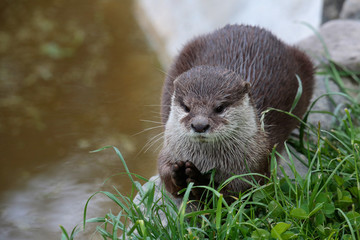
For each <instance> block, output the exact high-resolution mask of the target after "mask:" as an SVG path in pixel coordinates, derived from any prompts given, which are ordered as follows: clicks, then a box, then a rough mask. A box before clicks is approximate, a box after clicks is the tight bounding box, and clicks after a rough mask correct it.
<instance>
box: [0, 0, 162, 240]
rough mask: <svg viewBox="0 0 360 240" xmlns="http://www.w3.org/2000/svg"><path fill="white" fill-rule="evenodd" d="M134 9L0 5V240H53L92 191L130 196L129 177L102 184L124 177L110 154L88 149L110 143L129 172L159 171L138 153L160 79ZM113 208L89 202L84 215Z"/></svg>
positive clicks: (114, 1)
mask: <svg viewBox="0 0 360 240" xmlns="http://www.w3.org/2000/svg"><path fill="white" fill-rule="evenodd" d="M132 7H133V6H132V1H131V0H121V1H119V0H104V1H98V0H76V1H71V2H69V1H65V0H33V1H27V0H11V1H6V0H5V1H1V2H0V153H1V154H0V163H1V168H0V169H1V170H0V171H1V173H0V179H1V183H2V184H1V185H0V191H1V192H0V211H1V212H0V214H1V217H0V219H1V226H0V239H59V238H60V236H61V235H60V228H59V225H64V227H65V228H66V229H67V230H71V229H72V228H73V227H74V226H75V225H76V224H79V223H81V221H82V214H83V208H84V205H85V203H86V200H87V199H88V198H89V197H90V196H91V195H92V194H93V193H94V192H95V191H98V190H111V188H112V186H116V187H117V188H118V189H119V190H120V191H121V192H123V193H128V192H129V191H130V189H129V186H130V185H129V181H128V177H126V176H114V177H112V178H111V179H109V180H108V181H107V182H106V183H105V184H103V182H104V181H105V180H106V179H108V178H109V177H111V176H112V175H114V174H118V173H121V172H124V168H123V166H122V164H121V162H120V160H119V159H118V158H117V156H116V155H115V153H114V152H113V151H112V150H107V151H103V152H100V153H92V154H90V153H89V151H90V150H95V149H97V148H100V147H103V146H106V145H114V146H116V147H118V148H119V149H120V151H121V152H122V154H123V155H124V157H125V159H126V160H127V164H128V167H129V168H130V169H131V171H132V172H134V173H137V174H140V175H142V176H144V177H147V178H149V177H150V176H152V175H155V174H156V157H157V154H156V153H155V152H154V151H155V149H156V147H153V148H150V150H149V151H147V152H145V149H143V150H142V148H143V147H144V146H145V145H146V142H147V141H148V140H149V139H150V138H151V137H152V136H155V135H156V133H158V132H160V130H161V128H157V129H156V128H155V129H154V130H152V131H146V132H142V131H143V130H144V129H147V128H150V127H155V126H160V124H159V123H151V122H147V121H146V120H151V121H155V122H159V121H160V117H159V116H160V114H159V107H158V105H159V99H160V92H161V84H162V81H163V76H164V74H163V73H162V68H161V66H160V65H159V63H158V60H157V57H156V56H155V54H154V52H152V51H151V50H150V48H149V46H148V44H147V41H146V39H145V36H144V34H143V33H142V31H141V30H140V28H139V27H138V25H137V23H136V22H135V19H134V16H133V8H132ZM142 120H144V121H142ZM140 132H142V133H140ZM138 133H139V134H138ZM111 207H112V205H111V204H110V203H109V202H108V201H106V198H104V197H101V196H96V197H95V198H94V201H92V202H91V203H90V212H89V213H90V214H92V215H93V216H103V215H104V214H105V213H106V212H107V211H109V209H110V208H111ZM114 211H116V210H115V209H114ZM92 231H94V229H92ZM91 233H92V232H91V231H90V233H89V234H91ZM84 239H87V238H86V237H84Z"/></svg>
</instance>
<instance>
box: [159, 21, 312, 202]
mask: <svg viewBox="0 0 360 240" xmlns="http://www.w3.org/2000/svg"><path fill="white" fill-rule="evenodd" d="M313 73H314V67H313V65H312V63H311V61H310V60H309V58H308V57H307V56H306V55H305V53H303V52H302V51H300V50H299V49H297V48H296V47H293V46H289V45H287V44H285V43H284V42H282V41H281V40H279V39H278V38H277V37H275V36H274V35H273V34H272V33H271V32H269V31H267V30H265V29H263V28H260V27H254V26H248V25H227V26H225V27H223V28H221V29H218V30H216V31H214V32H212V33H209V34H205V35H201V36H198V37H195V38H194V39H192V40H191V41H190V42H188V43H187V44H186V45H185V46H184V47H183V49H182V50H181V51H180V53H179V55H178V56H177V57H176V59H175V61H174V62H173V63H172V65H171V67H170V69H169V71H168V74H167V76H166V78H165V82H164V86H163V92H162V99H161V106H162V107H161V113H162V123H163V124H164V125H165V131H164V143H163V148H162V150H161V151H160V154H159V158H158V171H159V175H160V178H161V181H162V183H163V185H164V186H165V188H166V190H167V191H168V192H169V193H171V194H172V195H173V196H174V197H177V198H178V197H181V196H180V195H178V192H179V191H180V190H181V189H183V188H185V187H186V186H187V184H188V183H189V182H194V184H195V185H207V184H209V171H210V170H212V169H215V176H214V180H215V184H220V183H221V182H223V181H224V180H226V179H227V178H229V177H231V176H233V175H239V174H246V173H259V174H261V175H264V176H269V174H270V169H269V168H270V167H269V164H270V163H269V155H270V152H271V151H272V149H273V147H274V146H276V149H277V150H278V151H281V150H282V149H283V144H284V141H285V140H286V139H287V138H288V136H289V135H290V133H291V131H292V130H293V129H294V128H296V127H297V126H298V124H299V122H298V121H297V120H296V119H295V118H293V117H291V116H289V115H287V114H284V113H281V112H279V111H270V112H268V113H267V114H266V115H265V118H264V119H263V121H264V122H263V124H264V125H263V127H261V126H262V125H261V122H260V118H261V114H262V112H263V111H264V110H266V109H268V108H276V109H280V110H283V111H289V110H290V109H291V107H292V104H293V102H294V99H295V97H296V94H297V91H298V87H299V81H298V79H297V76H298V77H299V79H301V84H302V95H301V98H300V100H299V101H298V103H297V105H296V107H295V108H294V109H293V110H292V113H293V114H294V115H296V116H298V117H300V118H301V117H302V116H303V115H304V113H305V112H306V110H307V108H308V105H309V103H310V99H311V96H312V92H313V85H314V80H313ZM245 179H248V180H251V179H255V180H256V181H257V182H259V183H260V184H262V183H264V178H263V177H260V176H259V175H255V176H252V177H251V176H247V177H245ZM250 187H251V184H249V183H248V182H247V181H242V180H240V179H235V180H233V181H231V182H230V183H229V184H228V185H227V186H226V187H225V188H224V189H223V190H222V191H223V192H224V193H226V194H227V195H231V194H234V193H235V194H236V193H239V192H242V191H245V190H247V189H248V188H250ZM193 190H194V191H193V194H192V195H193V197H194V198H195V199H199V198H200V196H199V195H200V194H201V191H200V192H197V191H195V189H193Z"/></svg>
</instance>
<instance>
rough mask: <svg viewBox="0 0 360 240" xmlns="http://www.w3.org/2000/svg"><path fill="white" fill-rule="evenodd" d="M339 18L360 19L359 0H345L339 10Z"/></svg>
mask: <svg viewBox="0 0 360 240" xmlns="http://www.w3.org/2000/svg"><path fill="white" fill-rule="evenodd" d="M340 18H342V19H357V20H360V1H359V0H346V1H345V3H344V5H343V8H342V10H341V12H340Z"/></svg>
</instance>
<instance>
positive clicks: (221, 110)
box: [214, 105, 225, 113]
mask: <svg viewBox="0 0 360 240" xmlns="http://www.w3.org/2000/svg"><path fill="white" fill-rule="evenodd" d="M224 110H225V106H224V105H220V106H218V107H216V108H215V109H214V112H215V113H222V112H224Z"/></svg>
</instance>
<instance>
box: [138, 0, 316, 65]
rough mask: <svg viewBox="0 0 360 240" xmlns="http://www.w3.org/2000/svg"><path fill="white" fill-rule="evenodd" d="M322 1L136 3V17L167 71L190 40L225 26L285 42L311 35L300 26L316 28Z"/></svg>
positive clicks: (161, 0)
mask: <svg viewBox="0 0 360 240" xmlns="http://www.w3.org/2000/svg"><path fill="white" fill-rule="evenodd" d="M321 9H322V0H292V1H289V0H276V1H274V2H273V1H268V0H258V1H247V0H227V1H218V0H196V1H193V0H183V1H178V0H137V1H136V5H135V10H136V16H137V19H138V22H139V24H140V26H142V28H143V30H144V32H145V33H146V35H147V37H148V38H149V39H150V42H151V44H152V46H153V47H154V49H155V50H156V51H157V53H158V55H159V57H160V61H161V62H162V64H163V66H164V67H165V68H167V67H168V66H169V65H170V63H171V60H172V58H173V57H174V56H175V55H176V54H177V53H178V51H179V50H180V49H181V47H182V46H183V45H184V44H185V43H186V42H187V41H188V40H190V39H191V38H193V37H194V36H197V35H199V34H202V33H206V32H211V31H213V30H214V29H216V28H220V27H223V26H224V25H226V24H233V23H238V24H251V25H258V26H261V27H265V28H267V29H269V30H270V31H272V32H273V33H274V34H275V35H277V36H278V37H280V38H281V39H283V40H285V41H286V42H288V43H295V42H297V41H298V40H299V39H302V38H304V37H306V36H309V35H311V34H312V32H311V30H310V29H309V28H307V27H306V26H304V25H303V24H301V22H306V23H309V24H310V25H312V26H314V27H315V28H317V27H318V26H319V24H320V21H321V19H320V18H321Z"/></svg>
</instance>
